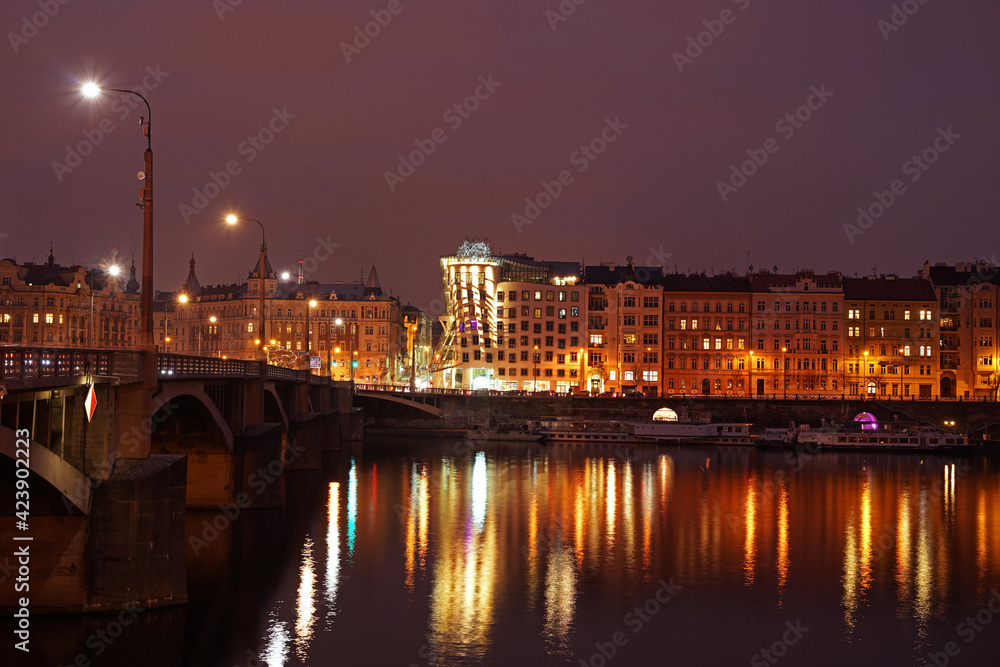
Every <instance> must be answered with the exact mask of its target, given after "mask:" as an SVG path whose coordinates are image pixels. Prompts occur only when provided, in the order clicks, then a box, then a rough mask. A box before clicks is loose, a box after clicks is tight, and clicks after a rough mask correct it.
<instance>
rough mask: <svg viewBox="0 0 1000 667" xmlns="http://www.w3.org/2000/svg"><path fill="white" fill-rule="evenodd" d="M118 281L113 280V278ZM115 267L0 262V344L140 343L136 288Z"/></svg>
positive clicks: (102, 345) (132, 278) (52, 258)
mask: <svg viewBox="0 0 1000 667" xmlns="http://www.w3.org/2000/svg"><path fill="white" fill-rule="evenodd" d="M116 272H117V273H118V275H114V274H115V273H116ZM123 273H124V271H122V270H120V269H118V267H116V266H115V267H113V266H110V265H109V266H105V267H103V268H102V269H88V268H85V267H83V266H79V265H73V266H61V265H59V264H57V263H56V261H55V256H54V255H53V253H52V251H51V249H50V251H49V256H48V258H47V261H46V262H45V263H43V264H35V263H33V262H25V263H23V264H19V263H17V262H16V261H14V260H13V259H4V260H0V344H10V345H31V346H45V347H70V348H73V347H75V348H83V347H86V348H112V349H125V348H131V347H133V346H135V345H137V344H138V342H139V283H138V281H137V280H136V279H135V265H134V264H133V265H132V267H131V274H130V278H129V279H127V280H126V278H125V276H124V275H123Z"/></svg>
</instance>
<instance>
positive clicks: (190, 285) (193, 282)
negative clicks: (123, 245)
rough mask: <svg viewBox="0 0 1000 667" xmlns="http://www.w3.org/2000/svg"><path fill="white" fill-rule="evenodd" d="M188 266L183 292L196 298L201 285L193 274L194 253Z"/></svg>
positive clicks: (199, 292)
mask: <svg viewBox="0 0 1000 667" xmlns="http://www.w3.org/2000/svg"><path fill="white" fill-rule="evenodd" d="M189 264H190V266H191V268H190V269H189V270H188V277H187V280H185V281H184V291H185V292H186V293H187V295H188V296H197V295H198V294H201V283H200V282H198V276H196V275H195V274H194V253H191V261H190V263H189ZM133 265H134V262H133Z"/></svg>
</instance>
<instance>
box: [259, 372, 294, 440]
mask: <svg viewBox="0 0 1000 667" xmlns="http://www.w3.org/2000/svg"><path fill="white" fill-rule="evenodd" d="M268 396H270V397H271V398H272V399H274V409H275V411H276V412H277V413H278V415H279V416H280V417H281V425H282V426H283V427H284V429H285V433H288V413H287V412H286V411H285V406H284V404H282V402H281V397H280V396H279V395H278V392H277V390H276V389H275V388H274V384H273V383H270V382H269V383H267V384H265V385H264V403H265V405H264V414H265V415H267V406H268V405H269V402H268V400H267V397H268ZM265 421H267V420H266V419H265Z"/></svg>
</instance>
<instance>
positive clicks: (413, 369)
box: [410, 322, 419, 393]
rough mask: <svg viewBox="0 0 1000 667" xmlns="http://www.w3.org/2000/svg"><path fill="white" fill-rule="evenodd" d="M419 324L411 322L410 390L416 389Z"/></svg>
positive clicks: (414, 390)
mask: <svg viewBox="0 0 1000 667" xmlns="http://www.w3.org/2000/svg"><path fill="white" fill-rule="evenodd" d="M418 328H419V325H418V324H417V323H416V322H414V324H413V343H412V345H411V346H410V392H411V393H413V392H416V391H417V330H418Z"/></svg>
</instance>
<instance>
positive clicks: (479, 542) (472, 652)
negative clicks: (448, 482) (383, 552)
mask: <svg viewBox="0 0 1000 667" xmlns="http://www.w3.org/2000/svg"><path fill="white" fill-rule="evenodd" d="M491 465H492V464H491V463H490V462H488V461H487V459H486V456H485V454H484V453H483V452H479V453H478V454H477V455H476V460H475V463H474V464H473V471H472V475H471V481H470V488H469V497H470V500H469V502H470V505H471V506H472V512H471V515H468V516H469V520H468V522H467V523H460V522H454V521H453V522H449V523H447V524H445V525H443V526H442V529H441V533H442V534H441V542H440V544H439V545H438V556H437V561H436V563H435V564H434V567H433V585H432V591H431V614H430V630H429V633H428V642H429V644H430V646H431V648H432V650H433V652H434V653H435V654H436V655H437V656H438V659H439V660H441V661H443V662H442V664H447V662H448V660H449V659H459V658H468V657H476V656H481V655H483V654H484V653H485V651H486V649H487V648H488V647H489V630H490V628H491V627H492V624H493V613H494V603H495V596H496V587H497V570H498V567H499V552H498V547H497V540H498V534H497V533H498V526H497V524H498V521H497V518H496V517H495V516H494V515H493V514H490V513H489V512H488V507H487V499H486V492H487V489H488V488H489V487H490V484H489V477H490V467H491ZM451 516H453V517H454V516H455V515H454V514H452V515H451Z"/></svg>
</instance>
